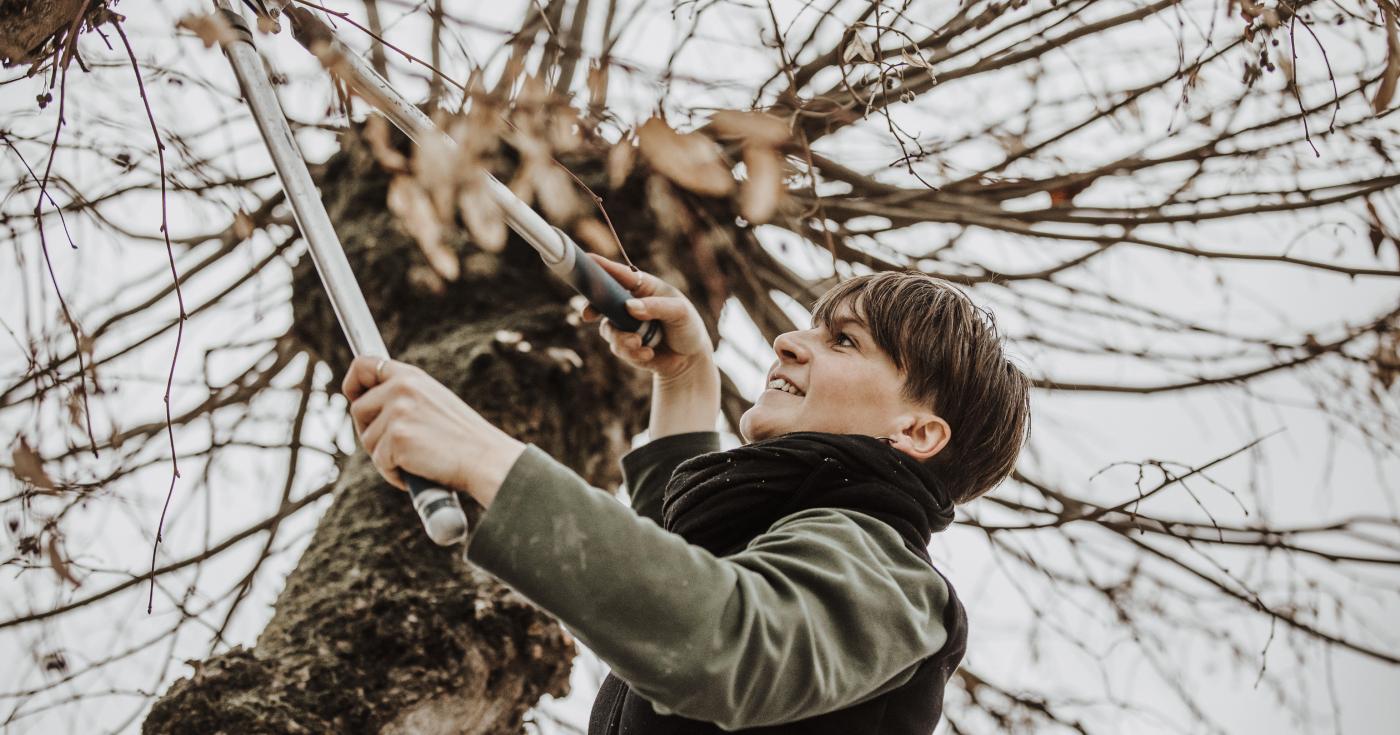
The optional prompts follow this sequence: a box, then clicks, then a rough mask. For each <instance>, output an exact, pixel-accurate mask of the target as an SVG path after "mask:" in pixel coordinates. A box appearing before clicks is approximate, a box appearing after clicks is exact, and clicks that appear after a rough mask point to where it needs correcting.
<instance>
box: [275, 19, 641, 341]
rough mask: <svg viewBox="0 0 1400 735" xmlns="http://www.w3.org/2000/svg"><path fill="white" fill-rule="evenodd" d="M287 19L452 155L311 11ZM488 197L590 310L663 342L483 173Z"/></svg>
mask: <svg viewBox="0 0 1400 735" xmlns="http://www.w3.org/2000/svg"><path fill="white" fill-rule="evenodd" d="M286 15H287V17H288V18H290V19H291V21H292V33H293V34H294V35H295V36H296V39H297V41H298V42H300V43H301V44H302V45H303V46H305V47H306V48H307V50H312V47H313V46H314V45H315V44H317V43H324V44H327V45H328V47H329V49H330V51H331V53H332V54H334V55H335V56H336V57H337V58H338V60H339V61H340V62H342V63H340V64H337V65H336V68H335V69H334V70H333V71H340V72H342V73H343V77H344V79H345V81H346V82H347V83H348V84H349V85H350V86H351V87H352V88H353V89H354V90H355V92H356V93H358V94H359V95H360V96H361V97H363V98H364V99H365V100H366V101H367V102H369V103H370V104H371V105H373V106H374V107H375V109H377V110H379V111H380V112H381V113H382V114H383V115H384V116H385V117H386V118H388V119H389V121H390V122H392V123H393V124H394V126H395V127H397V128H398V129H399V130H402V131H403V132H404V134H405V135H407V136H408V137H409V138H410V139H411V140H413V141H414V142H415V143H419V144H421V143H422V142H423V141H424V140H428V139H429V138H430V137H436V138H438V139H439V140H440V141H441V142H442V143H443V144H444V145H446V146H448V147H449V149H452V150H455V149H456V147H457V142H456V141H454V140H453V139H452V138H451V137H450V136H448V135H447V134H446V133H444V132H442V131H441V130H439V129H438V128H437V126H436V125H433V121H432V120H431V119H429V117H428V116H427V115H426V114H425V113H424V112H423V111H422V110H420V109H418V107H417V106H415V105H413V104H412V103H410V102H409V101H408V100H406V99H404V97H403V96H402V95H400V94H399V93H398V91H397V90H395V89H394V88H393V86H391V85H390V84H389V82H388V81H387V80H385V79H384V77H381V76H379V73H378V72H376V71H375V70H374V67H372V66H370V65H369V63H368V62H366V61H365V60H364V59H362V58H360V56H359V54H356V53H355V52H354V50H353V49H351V48H350V47H348V46H346V45H345V44H343V43H341V41H340V39H339V38H337V37H336V35H335V31H333V30H331V28H330V27H328V26H327V25H326V24H325V23H322V22H321V21H320V19H318V18H317V17H316V16H315V15H313V14H312V13H311V11H309V10H306V9H305V8H299V7H289V8H288V9H287V12H286ZM481 175H482V176H483V177H485V179H486V182H485V183H486V191H487V193H488V194H489V195H490V197H491V200H492V201H493V202H495V204H496V206H497V207H499V208H500V209H501V214H502V215H503V217H504V219H505V221H506V224H507V225H508V226H509V227H510V228H511V229H512V230H514V231H515V233H516V234H517V235H519V236H520V237H521V239H523V240H525V242H527V243H529V244H530V246H531V247H533V248H534V249H535V250H536V251H537V252H538V253H539V254H540V258H541V259H542V260H544V262H545V265H548V266H549V268H550V270H552V271H554V273H555V274H557V275H558V276H559V277H560V278H563V279H564V281H565V282H567V283H568V284H569V285H570V286H572V287H573V288H574V290H575V291H578V292H579V293H580V294H583V296H584V297H585V298H587V299H588V301H589V303H590V304H592V305H593V308H595V309H597V310H598V312H599V313H601V314H603V315H604V316H606V317H608V319H609V320H610V321H611V322H612V323H613V324H614V325H615V326H617V327H618V328H619V329H623V330H625V331H628V332H639V333H640V334H641V335H642V343H643V344H646V345H650V346H656V345H657V344H660V342H661V325H660V324H659V323H657V322H655V321H647V322H643V321H641V320H639V319H637V318H636V317H634V316H632V315H631V314H630V313H629V312H628V311H627V307H626V306H625V303H626V301H627V300H628V299H630V298H632V295H631V294H630V293H628V292H627V290H626V289H624V288H622V286H621V285H620V284H618V282H617V281H616V280H615V279H613V277H612V276H610V275H608V273H607V271H604V270H603V269H602V268H601V267H600V266H599V265H598V264H597V263H595V262H593V260H592V259H590V258H589V257H588V256H587V255H586V254H585V252H584V250H583V248H581V247H579V245H578V243H576V242H574V240H573V238H571V237H569V236H568V235H567V234H565V233H564V231H563V230H560V229H559V228H558V227H554V226H553V225H551V224H549V223H548V222H546V221H545V219H544V218H543V217H541V216H540V215H539V213H537V212H536V211H535V210H533V209H531V208H530V207H529V206H528V205H527V204H525V202H523V201H521V199H520V198H519V197H517V196H515V193H514V192H512V191H511V190H510V187H508V186H506V185H505V184H502V183H501V182H500V180H499V179H497V178H496V177H495V176H492V175H491V174H489V173H487V172H485V171H483V172H481Z"/></svg>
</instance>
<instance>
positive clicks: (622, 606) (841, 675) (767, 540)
mask: <svg viewBox="0 0 1400 735" xmlns="http://www.w3.org/2000/svg"><path fill="white" fill-rule="evenodd" d="M718 449H719V437H718V435H717V434H715V433H713V432H697V433H691V434H678V435H674V436H668V437H663V438H661V439H658V440H656V441H654V442H651V443H650V444H647V445H645V446H643V447H640V448H638V449H636V450H634V451H632V452H631V453H629V454H628V455H627V456H625V457H623V459H622V468H623V474H624V476H625V477H626V481H627V487H628V488H629V490H630V492H631V496H632V508H628V507H627V506H625V505H623V504H622V503H619V502H617V500H615V499H614V498H613V497H612V496H611V495H610V494H608V493H606V492H604V491H602V490H599V489H597V488H594V487H591V486H589V485H588V484H587V483H586V482H584V480H583V479H582V478H580V477H579V476H578V475H577V474H575V473H574V472H573V471H572V470H570V469H569V468H568V467H565V466H563V465H561V464H559V463H558V462H556V461H554V459H552V458H551V457H550V456H549V455H547V454H545V453H544V452H543V451H541V450H540V449H539V448H538V447H535V446H533V445H531V446H529V447H528V448H527V449H526V450H525V453H524V454H522V455H521V457H520V459H519V460H517V461H516V463H515V465H514V466H513V467H512V468H511V470H510V473H509V475H507V477H506V479H505V482H504V484H503V485H502V486H501V488H500V491H499V492H498V494H497V495H496V499H495V501H494V502H493V503H492V505H491V507H490V509H489V510H488V511H487V512H486V514H485V515H484V516H483V517H482V520H481V523H480V525H479V526H478V527H477V529H476V530H475V532H474V533H473V534H472V537H471V540H470V541H469V542H468V546H467V559H468V560H470V561H471V562H473V563H475V564H477V565H478V566H480V567H481V568H483V569H485V570H487V571H488V572H491V573H492V574H494V575H496V576H497V577H499V578H500V579H501V580H502V581H504V582H505V583H507V584H509V585H510V586H511V587H513V588H515V589H516V590H517V591H519V592H520V593H521V594H523V595H525V596H526V597H528V598H530V599H531V600H533V601H534V602H535V603H537V604H538V605H540V607H542V608H544V609H545V610H548V611H549V612H550V613H553V614H554V615H555V616H557V617H558V618H559V620H560V621H562V622H563V623H564V624H565V625H566V626H567V627H568V628H569V629H570V630H572V631H573V633H574V634H575V635H576V636H577V637H578V639H579V640H581V641H582V642H583V643H584V644H586V645H587V646H588V647H589V648H591V649H592V650H593V651H594V652H595V653H597V654H598V656H599V658H601V659H602V660H603V661H605V662H607V663H608V664H609V665H610V666H612V668H613V672H614V673H615V674H617V675H618V676H619V677H620V678H622V679H623V680H624V681H626V682H627V683H628V684H630V685H631V686H632V688H633V689H634V690H635V691H636V692H637V693H638V694H640V695H642V696H643V697H645V698H646V699H647V700H648V701H650V702H651V703H652V706H653V707H654V708H655V709H656V711H657V712H658V713H661V714H678V715H682V716H684V717H689V718H692V719H697V720H705V721H708V722H714V723H716V724H717V725H719V726H720V727H722V728H724V729H729V730H733V729H738V728H743V727H758V726H762V725H771V724H775V723H781V722H789V721H792V720H797V719H801V718H805V717H810V716H813V715H817V714H822V713H825V712H830V711H833V710H837V709H841V708H844V707H849V706H851V705H853V704H857V703H859V702H862V701H864V700H866V699H869V698H871V697H874V696H877V695H879V694H883V693H884V692H886V691H889V690H891V689H893V688H895V687H897V686H899V685H901V684H903V683H905V682H906V681H908V680H909V678H910V677H911V676H913V673H914V670H915V668H917V666H918V665H919V663H920V662H921V661H922V660H923V659H924V658H926V657H928V656H930V655H932V654H934V653H936V652H937V651H938V650H939V649H940V648H941V647H942V646H943V643H944V641H945V640H946V638H947V632H946V631H945V630H944V628H943V625H942V614H943V608H944V605H945V604H946V603H947V599H948V592H947V587H946V586H945V585H944V582H943V580H942V578H941V577H939V575H938V573H937V572H935V571H934V570H933V569H932V568H931V567H929V565H928V564H927V563H925V562H924V561H923V560H922V559H920V558H919V557H918V556H916V555H915V554H914V553H913V552H912V551H910V550H909V549H908V548H906V547H905V545H904V542H903V541H902V540H901V538H900V536H899V534H897V533H896V532H895V531H894V530H893V529H892V528H890V527H889V526H886V525H885V524H883V523H881V522H880V521H877V520H876V519H874V518H872V517H870V516H867V515H865V514H863V513H859V512H856V511H849V510H839V509H832V508H818V509H811V510H804V511H801V512H797V513H793V514H792V515H789V516H786V517H784V518H782V519H780V520H779V521H778V522H776V523H774V524H773V525H772V526H771V527H769V529H768V530H767V531H766V532H765V533H763V534H760V535H759V536H758V537H757V538H755V539H754V540H753V541H752V542H750V543H749V544H748V546H747V547H746V548H744V549H743V550H742V551H739V552H738V553H735V554H731V555H729V556H726V557H716V556H715V555H713V554H711V553H709V552H708V551H706V550H704V549H701V548H699V547H697V546H692V545H690V544H688V543H686V541H685V540H684V539H682V538H681V537H680V536H678V535H676V534H674V533H670V532H668V531H666V530H663V529H662V528H661V526H660V523H661V504H662V499H663V497H664V491H665V487H666V482H667V481H668V480H669V479H670V477H671V472H672V471H673V470H674V469H675V468H676V466H677V465H679V464H680V463H681V462H684V461H685V460H687V459H690V458H691V457H694V456H698V455H700V454H703V453H706V452H712V451H716V450H718Z"/></svg>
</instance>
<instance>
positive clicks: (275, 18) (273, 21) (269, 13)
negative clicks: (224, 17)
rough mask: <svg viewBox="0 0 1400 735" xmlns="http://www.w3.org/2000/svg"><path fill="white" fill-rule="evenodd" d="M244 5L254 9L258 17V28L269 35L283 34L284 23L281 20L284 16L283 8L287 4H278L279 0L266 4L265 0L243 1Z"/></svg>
mask: <svg viewBox="0 0 1400 735" xmlns="http://www.w3.org/2000/svg"><path fill="white" fill-rule="evenodd" d="M243 4H244V5H247V6H248V7H249V8H250V9H252V11H253V13H254V14H255V15H257V16H258V28H259V29H260V30H262V31H264V32H267V33H281V32H282V22H281V21H280V20H279V18H280V17H281V15H282V6H283V5H284V4H285V3H281V2H277V0H271V2H264V1H263V0H243Z"/></svg>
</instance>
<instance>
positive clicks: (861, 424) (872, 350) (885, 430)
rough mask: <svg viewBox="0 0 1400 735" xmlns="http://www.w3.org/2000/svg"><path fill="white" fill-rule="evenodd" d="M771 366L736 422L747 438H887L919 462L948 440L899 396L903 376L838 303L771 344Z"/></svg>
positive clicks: (934, 419)
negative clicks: (823, 318) (798, 434)
mask: <svg viewBox="0 0 1400 735" xmlns="http://www.w3.org/2000/svg"><path fill="white" fill-rule="evenodd" d="M773 351H774V352H776V353H777V358H778V359H777V362H776V363H775V364H774V365H773V367H772V369H770V370H769V371H768V375H767V377H766V379H765V388H764V391H763V393H762V395H760V396H759V397H758V400H757V401H756V402H755V403H754V405H753V407H752V408H750V409H749V410H748V411H746V412H745V413H744V415H743V417H742V418H741V419H740V421H739V431H740V433H741V434H743V436H744V439H745V440H747V441H751V442H752V441H758V440H761V439H768V438H771V437H775V436H780V435H782V434H788V433H791V432H795V431H822V432H829V433H833V434H863V435H865V436H873V437H876V438H882V439H885V438H888V439H889V440H890V441H891V443H893V444H894V445H895V446H896V447H897V448H899V449H900V450H901V451H904V452H905V453H906V454H910V455H912V456H915V457H916V458H919V459H923V458H925V457H927V456H932V455H933V454H936V453H937V451H938V450H939V449H941V448H942V447H943V445H944V444H946V442H947V438H948V431H947V429H948V425H947V423H946V422H944V421H943V419H941V418H939V417H938V416H936V415H934V414H933V412H932V410H931V409H930V408H928V407H924V406H920V405H917V404H915V403H913V402H911V401H910V400H908V399H907V398H905V396H904V395H903V389H904V376H903V374H902V373H901V371H900V370H899V368H898V367H896V366H895V364H894V361H893V360H892V359H890V357H889V355H887V354H885V353H884V351H882V350H881V349H880V348H879V347H877V346H876V344H875V341H874V339H872V338H871V335H870V332H869V329H868V328H867V327H866V326H865V324H864V322H863V321H862V320H861V318H860V317H859V315H858V314H856V313H855V312H854V311H853V310H852V309H851V308H850V307H849V306H847V305H843V306H840V307H838V308H837V310H836V311H835V312H834V313H833V314H832V315H831V319H830V320H829V323H827V324H821V323H818V324H815V325H813V327H812V328H811V329H806V330H802V331H797V332H788V333H786V334H783V335H780V336H779V337H778V338H777V339H776V340H774V341H773Z"/></svg>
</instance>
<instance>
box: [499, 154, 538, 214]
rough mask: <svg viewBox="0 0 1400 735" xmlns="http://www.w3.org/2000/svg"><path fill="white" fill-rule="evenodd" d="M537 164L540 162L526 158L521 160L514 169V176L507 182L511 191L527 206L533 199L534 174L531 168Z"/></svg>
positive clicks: (532, 202) (531, 203)
mask: <svg viewBox="0 0 1400 735" xmlns="http://www.w3.org/2000/svg"><path fill="white" fill-rule="evenodd" d="M538 165H540V164H538V163H536V162H535V161H533V160H531V159H528V158H527V159H525V160H523V161H521V162H520V167H519V168H517V169H515V177H514V178H512V179H511V180H510V183H509V184H507V186H508V187H509V188H510V191H511V193H512V194H514V195H515V196H516V198H518V199H519V200H520V201H522V202H524V203H525V206H527V207H529V206H531V205H533V204H534V201H535V176H534V172H533V171H531V169H533V168H534V167H536V166H538Z"/></svg>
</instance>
